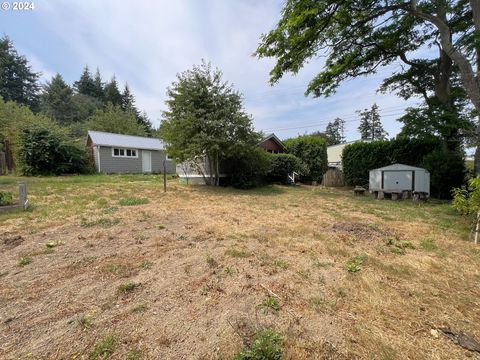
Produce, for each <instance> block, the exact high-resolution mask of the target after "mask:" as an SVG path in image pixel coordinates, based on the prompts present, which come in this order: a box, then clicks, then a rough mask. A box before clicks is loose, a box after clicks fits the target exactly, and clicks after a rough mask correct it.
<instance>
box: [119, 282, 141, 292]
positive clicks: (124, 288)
mask: <svg viewBox="0 0 480 360" xmlns="http://www.w3.org/2000/svg"><path fill="white" fill-rule="evenodd" d="M137 287H138V284H136V283H134V282H127V283H125V284H122V285H119V286H118V292H120V293H123V294H128V293H130V292H132V291H133V290H135V288H137Z"/></svg>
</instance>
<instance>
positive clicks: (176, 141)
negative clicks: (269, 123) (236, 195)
mask: <svg viewBox="0 0 480 360" xmlns="http://www.w3.org/2000/svg"><path fill="white" fill-rule="evenodd" d="M167 95H168V99H167V101H166V105H167V108H168V109H167V110H166V111H165V112H164V114H163V121H162V122H161V124H160V137H161V138H162V139H163V140H164V141H165V142H166V143H167V149H168V153H169V154H170V155H171V156H173V157H175V158H176V159H177V160H178V161H180V162H185V161H188V162H192V163H193V164H198V162H203V161H204V159H206V162H205V163H206V167H207V169H206V172H207V173H206V174H205V171H203V175H204V178H205V180H206V181H207V183H208V184H211V185H218V184H219V175H220V162H221V161H222V160H223V159H225V158H227V157H229V156H231V155H232V154H235V153H236V152H239V151H242V149H243V148H244V147H249V146H250V147H251V146H255V144H256V143H257V142H258V140H259V136H258V134H256V133H255V132H254V131H253V127H252V120H251V118H250V116H249V115H247V114H246V112H245V110H244V109H243V105H242V97H241V94H240V93H239V92H238V91H236V90H234V88H233V86H232V85H231V84H229V83H227V82H225V81H223V80H222V72H221V71H220V70H218V69H212V67H211V65H210V63H206V62H203V63H202V64H201V65H200V66H194V67H193V68H192V69H190V70H187V71H184V72H182V73H180V74H178V75H177V80H176V81H175V82H173V83H172V85H171V86H170V87H169V88H168V89H167ZM199 170H201V167H199ZM210 175H213V176H210Z"/></svg>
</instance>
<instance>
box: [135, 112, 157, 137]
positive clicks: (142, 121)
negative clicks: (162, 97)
mask: <svg viewBox="0 0 480 360" xmlns="http://www.w3.org/2000/svg"><path fill="white" fill-rule="evenodd" d="M137 123H138V124H139V125H141V126H143V128H144V129H145V131H146V132H147V134H148V135H152V134H153V132H154V129H153V126H152V122H151V121H150V119H149V118H148V115H147V113H146V112H145V111H142V112H141V113H139V114H138V116H137Z"/></svg>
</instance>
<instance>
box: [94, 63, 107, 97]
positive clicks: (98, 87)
mask: <svg viewBox="0 0 480 360" xmlns="http://www.w3.org/2000/svg"><path fill="white" fill-rule="evenodd" d="M93 85H94V91H93V97H94V98H96V99H98V100H100V101H105V91H104V87H103V81H102V76H101V75H100V70H99V69H98V68H97V72H96V73H95V79H94V80H93Z"/></svg>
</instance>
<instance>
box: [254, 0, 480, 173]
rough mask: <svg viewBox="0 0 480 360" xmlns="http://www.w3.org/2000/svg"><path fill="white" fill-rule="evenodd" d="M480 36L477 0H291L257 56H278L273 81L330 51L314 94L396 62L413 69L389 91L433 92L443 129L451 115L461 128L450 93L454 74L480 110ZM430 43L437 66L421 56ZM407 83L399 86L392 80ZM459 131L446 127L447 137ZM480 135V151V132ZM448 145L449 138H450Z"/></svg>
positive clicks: (314, 84)
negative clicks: (425, 78) (423, 76)
mask: <svg viewBox="0 0 480 360" xmlns="http://www.w3.org/2000/svg"><path fill="white" fill-rule="evenodd" d="M479 33H480V1H478V0H457V1H451V0H409V1H408V0H348V1H339V0H287V1H286V3H285V5H284V8H283V11H282V18H281V19H280V21H279V22H278V24H277V26H276V28H275V29H273V30H272V31H270V32H269V33H268V34H265V35H263V36H262V38H261V43H260V45H259V47H258V48H257V51H256V54H257V55H258V56H259V57H275V58H276V59H277V62H276V64H275V66H274V68H273V69H272V71H271V73H270V75H271V77H270V80H271V82H272V83H275V82H276V81H278V80H279V79H280V78H281V77H282V76H283V75H284V74H285V73H286V72H292V73H296V72H298V71H299V70H300V69H301V68H302V67H303V65H304V64H305V63H306V62H307V61H309V60H310V59H311V58H313V57H315V56H317V55H318V54H321V55H325V56H326V61H325V64H324V65H323V68H322V69H321V71H320V72H319V74H318V75H317V76H315V78H314V79H313V80H312V81H311V82H310V84H309V86H308V88H307V91H306V93H307V94H313V95H314V96H328V95H331V94H332V93H334V92H335V90H336V89H337V87H338V86H339V84H340V83H341V82H342V81H345V80H348V79H350V78H353V77H357V76H361V75H369V74H373V73H375V72H376V71H377V70H378V69H379V68H380V67H382V66H385V65H388V64H391V63H393V62H395V61H398V60H399V61H401V62H402V63H403V64H405V65H406V66H407V67H409V69H407V70H406V71H408V70H410V69H414V71H413V72H412V73H411V74H403V75H402V76H400V77H397V78H393V79H392V78H390V79H388V80H389V81H387V83H385V84H384V85H385V86H384V88H385V89H388V88H390V89H392V87H393V89H392V90H406V91H408V88H410V90H412V89H413V90H414V91H415V92H416V93H418V94H420V95H421V96H424V97H425V99H428V98H430V97H431V95H432V93H433V96H434V97H435V101H432V102H430V103H431V105H430V104H428V105H429V106H435V107H437V108H438V107H439V106H438V104H440V107H441V108H443V109H442V112H443V111H445V112H446V114H445V119H446V120H445V122H446V123H442V124H440V125H441V126H442V128H443V129H445V128H448V125H449V123H451V122H452V119H453V121H455V122H457V125H455V126H463V125H461V123H462V121H458V120H459V119H458V117H455V118H452V117H451V115H450V113H451V112H458V111H459V109H455V106H457V104H455V96H454V94H452V91H451V82H452V79H455V76H456V77H457V78H458V83H459V84H461V86H462V87H463V90H464V91H465V94H466V97H467V98H468V99H469V100H470V101H471V103H472V104H473V107H474V108H475V110H476V112H477V113H480V62H479V59H480V46H479V40H478V39H479ZM432 46H433V47H436V48H438V51H439V55H438V59H436V62H434V63H433V64H432V62H431V61H429V59H422V58H419V54H421V53H422V51H423V50H425V49H427V48H428V47H432ZM419 50H422V51H419ZM414 57H416V58H414ZM419 74H426V76H427V78H428V79H429V82H430V83H429V84H422V83H421V81H420V80H422V77H421V76H418V75H419ZM430 80H431V81H430ZM402 81H403V82H404V83H403V85H402V86H401V87H402V89H398V88H397V87H396V85H395V84H398V83H401V82H402ZM405 81H406V82H408V84H407V85H406V83H405ZM404 85H405V86H404ZM427 92H428V93H427ZM457 96H458V95H457ZM460 120H462V119H460ZM479 129H480V127H479ZM456 133H457V131H452V130H451V129H449V130H448V132H447V133H446V134H442V135H447V136H454V137H455V136H457V134H456ZM476 140H477V149H478V148H479V147H478V144H480V131H477V137H476ZM446 142H447V144H448V143H450V141H449V139H448V138H447V139H446ZM452 143H453V144H455V141H453V142H452ZM479 155H480V154H479ZM476 161H478V162H480V156H477V159H476ZM478 168H480V167H478Z"/></svg>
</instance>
